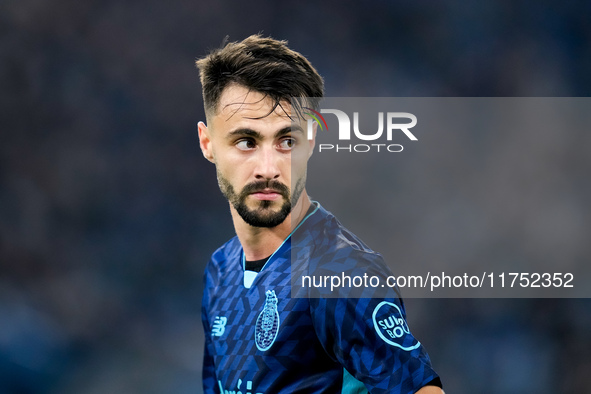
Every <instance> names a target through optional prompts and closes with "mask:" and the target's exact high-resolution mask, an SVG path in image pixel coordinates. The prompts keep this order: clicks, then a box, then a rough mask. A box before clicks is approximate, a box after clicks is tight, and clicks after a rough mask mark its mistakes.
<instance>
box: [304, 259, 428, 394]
mask: <svg viewBox="0 0 591 394" xmlns="http://www.w3.org/2000/svg"><path fill="white" fill-rule="evenodd" d="M378 256H379V255H378ZM358 258H359V257H358ZM361 259H367V256H361ZM379 259H381V257H379ZM370 260H373V257H372V256H370ZM378 263H379V262H378ZM345 266H346V264H345ZM355 267H356V268H354V269H352V270H351V271H349V272H347V274H348V275H363V274H364V273H365V274H368V275H370V276H374V275H379V276H382V277H383V276H384V273H385V272H386V273H387V272H389V271H388V270H387V267H385V265H383V266H382V264H381V263H379V264H375V262H373V261H365V262H363V263H362V264H357V263H356V264H355ZM384 269H385V271H384ZM386 276H387V275H386ZM349 290H350V289H349ZM355 290H358V289H355ZM351 294H354V295H355V294H357V293H356V292H353V293H351V292H349V291H348V289H347V288H342V289H339V290H338V291H337V294H331V296H332V297H335V296H336V297H337V298H331V297H320V298H312V299H310V312H311V315H312V320H313V324H314V327H315V329H316V332H317V335H318V338H319V340H320V342H321V343H322V345H323V347H324V349H325V351H326V352H327V353H328V355H329V356H330V357H331V358H333V359H334V360H335V361H337V362H338V363H340V364H341V365H342V366H343V367H344V368H345V369H346V371H344V376H345V377H346V378H344V383H343V384H344V385H345V384H346V383H348V384H350V382H345V380H346V379H350V378H351V377H352V378H354V380H356V381H358V382H361V383H363V385H365V387H366V388H367V390H368V391H369V392H370V393H404V394H406V393H414V392H416V391H417V390H419V389H420V388H421V387H423V386H426V385H428V384H429V383H430V382H432V381H433V380H434V379H437V378H438V375H437V374H436V373H435V371H434V370H433V369H432V367H431V362H430V359H429V356H428V354H427V353H426V351H425V349H424V348H423V346H422V344H421V343H420V342H419V341H418V340H417V339H416V338H415V337H414V336H413V335H412V333H411V332H410V329H409V327H408V324H407V323H406V311H405V308H404V304H403V302H402V300H401V299H400V298H399V297H398V296H397V295H396V292H395V291H391V292H390V293H389V295H390V297H377V298H354V297H349V296H348V295H351ZM326 295H327V294H325V296H326ZM364 295H366V296H367V295H369V293H368V292H364ZM379 295H380V296H381V295H383V294H382V293H379ZM358 382H357V383H358Z"/></svg>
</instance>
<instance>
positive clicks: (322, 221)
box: [300, 204, 383, 264]
mask: <svg viewBox="0 0 591 394" xmlns="http://www.w3.org/2000/svg"><path fill="white" fill-rule="evenodd" d="M310 219H312V220H309V222H310V223H308V224H307V226H306V227H305V229H304V231H303V232H304V234H302V236H301V237H300V238H302V239H304V238H306V237H307V238H309V239H310V242H311V243H312V244H313V245H312V247H313V250H314V252H315V254H316V255H317V256H318V257H320V256H323V257H324V258H323V260H331V261H336V260H338V261H340V262H342V261H343V260H351V259H352V260H359V261H360V262H361V263H374V262H375V263H378V264H381V263H382V262H383V258H382V256H381V255H380V254H379V253H378V252H376V251H374V250H372V249H371V248H370V247H369V246H368V245H367V244H366V243H365V242H363V241H362V240H361V239H360V238H359V237H358V236H357V235H355V234H354V233H353V232H352V231H350V230H349V229H348V228H346V227H345V226H343V224H341V222H340V221H339V220H338V219H337V218H336V217H335V216H334V215H333V214H332V213H331V212H329V211H327V210H326V209H324V208H323V207H322V206H321V205H320V204H318V209H317V211H316V212H315V213H314V215H312V217H310Z"/></svg>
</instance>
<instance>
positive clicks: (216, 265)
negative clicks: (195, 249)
mask: <svg viewBox="0 0 591 394" xmlns="http://www.w3.org/2000/svg"><path fill="white" fill-rule="evenodd" d="M241 253H242V245H240V241H239V240H238V237H236V236H234V237H233V238H231V239H230V240H229V241H228V242H226V243H225V244H223V245H222V246H220V247H219V248H217V250H216V251H215V252H213V254H212V255H211V258H210V259H209V262H208V263H207V266H206V268H205V275H206V277H207V276H218V275H219V273H220V272H221V271H224V270H225V269H227V267H228V264H229V262H234V261H237V260H236V259H238V261H239V259H240V256H241Z"/></svg>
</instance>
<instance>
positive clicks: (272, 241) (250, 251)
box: [230, 191, 311, 261]
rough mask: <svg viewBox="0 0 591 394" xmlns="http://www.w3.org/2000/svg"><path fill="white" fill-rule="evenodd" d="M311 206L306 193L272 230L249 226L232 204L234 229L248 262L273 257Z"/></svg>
mask: <svg viewBox="0 0 591 394" xmlns="http://www.w3.org/2000/svg"><path fill="white" fill-rule="evenodd" d="M310 204H311V202H310V198H309V197H308V195H307V194H306V192H305V191H304V192H303V193H302V195H301V197H300V198H299V200H298V202H297V203H296V205H295V206H294V207H293V208H292V210H291V213H290V214H289V215H288V216H287V217H286V218H285V220H284V221H283V223H281V224H280V225H278V226H276V227H271V228H266V227H253V226H251V225H249V224H248V223H246V222H245V221H244V220H243V219H242V218H241V217H240V215H238V212H236V210H235V209H234V207H233V206H232V205H231V204H230V211H231V213H232V221H233V222H234V229H235V230H236V235H237V236H238V239H239V240H240V243H241V244H242V249H243V250H244V256H245V258H246V260H248V261H255V260H261V259H264V258H267V257H269V256H270V255H272V254H273V252H275V250H277V248H279V246H280V245H281V244H282V243H283V241H285V239H286V238H287V237H288V236H289V234H291V232H292V231H293V229H294V228H295V227H296V226H297V225H298V224H299V223H300V222H301V221H302V220H303V219H304V217H305V216H306V213H307V212H308V208H309V207H310Z"/></svg>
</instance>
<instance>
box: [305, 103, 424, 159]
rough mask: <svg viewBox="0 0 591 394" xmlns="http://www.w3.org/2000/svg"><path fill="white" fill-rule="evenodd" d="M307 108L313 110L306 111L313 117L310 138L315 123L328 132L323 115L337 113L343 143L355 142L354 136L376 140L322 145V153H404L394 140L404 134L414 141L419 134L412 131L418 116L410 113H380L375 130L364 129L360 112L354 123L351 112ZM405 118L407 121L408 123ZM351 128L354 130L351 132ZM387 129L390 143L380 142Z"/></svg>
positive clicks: (309, 120) (309, 125) (386, 134)
mask: <svg viewBox="0 0 591 394" xmlns="http://www.w3.org/2000/svg"><path fill="white" fill-rule="evenodd" d="M304 109H305V110H307V111H309V112H305V113H304V114H305V115H308V116H309V117H310V118H309V119H308V121H307V136H308V139H312V138H314V123H316V124H317V125H318V127H320V130H321V131H323V132H324V131H328V125H327V122H326V119H324V116H322V114H332V115H335V116H336V120H337V122H338V141H339V142H341V141H351V140H352V137H353V136H354V137H353V138H354V140H355V139H356V140H361V141H372V142H374V141H375V142H374V143H362V144H342V143H341V144H339V143H337V144H319V146H318V151H319V152H326V151H334V152H357V153H365V152H370V151H376V152H381V151H382V152H402V150H403V149H404V147H403V146H402V145H401V144H393V143H390V142H391V141H392V139H393V137H394V136H395V135H397V134H399V133H403V134H404V135H405V136H406V137H407V138H408V139H409V140H411V141H417V140H418V139H417V137H416V136H415V135H414V134H413V133H412V132H411V131H410V129H411V128H413V127H414V126H416V124H417V117H416V116H415V115H413V114H411V113H409V112H386V113H384V112H378V113H377V117H378V129H377V131H375V132H374V131H373V130H371V131H370V130H360V126H359V112H353V122H351V118H350V117H349V115H347V114H346V113H345V112H344V111H341V110H338V109H332V108H331V109H327V108H323V109H321V110H320V112H318V111H315V110H313V109H312V108H308V107H304ZM365 115H367V116H369V115H370V114H364V116H365ZM374 116H375V115H374ZM404 120H406V122H405V121H404ZM384 124H385V126H384ZM351 130H352V131H353V133H351ZM384 130H385V141H386V142H388V143H377V142H379V141H378V140H381V141H384V138H383V135H384ZM352 134H353V136H352ZM335 137H336V136H335Z"/></svg>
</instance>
